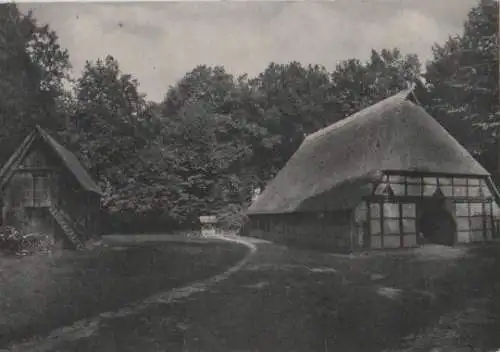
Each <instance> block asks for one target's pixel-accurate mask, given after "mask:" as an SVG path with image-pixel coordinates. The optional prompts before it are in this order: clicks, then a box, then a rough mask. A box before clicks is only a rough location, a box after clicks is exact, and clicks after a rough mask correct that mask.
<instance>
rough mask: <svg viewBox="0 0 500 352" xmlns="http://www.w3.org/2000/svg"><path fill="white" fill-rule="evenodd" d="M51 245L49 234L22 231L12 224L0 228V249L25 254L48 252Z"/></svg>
mask: <svg viewBox="0 0 500 352" xmlns="http://www.w3.org/2000/svg"><path fill="white" fill-rule="evenodd" d="M52 246H53V241H52V238H51V237H50V236H47V235H42V234H39V233H29V234H26V233H23V232H21V231H19V230H17V229H16V228H14V227H12V226H3V227H1V228H0V251H3V252H7V253H10V254H17V255H27V254H34V253H39V252H49V251H50V250H51V248H52Z"/></svg>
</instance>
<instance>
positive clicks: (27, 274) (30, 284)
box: [0, 241, 246, 346]
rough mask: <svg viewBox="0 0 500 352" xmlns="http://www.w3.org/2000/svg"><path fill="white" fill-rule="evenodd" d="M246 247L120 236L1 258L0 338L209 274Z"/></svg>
mask: <svg viewBox="0 0 500 352" xmlns="http://www.w3.org/2000/svg"><path fill="white" fill-rule="evenodd" d="M122 242H123V241H122ZM129 242H130V241H129ZM245 253H246V249H245V248H244V247H242V246H237V245H232V244H227V243H190V244H185V243H180V242H179V243H136V244H135V245H133V246H130V245H129V246H125V245H124V244H123V243H122V245H121V246H111V247H109V248H96V249H95V250H93V251H91V252H84V253H76V252H69V251H65V252H61V253H58V254H56V255H53V256H33V257H24V258H5V257H3V258H0V280H1V283H2V284H1V286H0V296H1V297H2V299H1V300H0V345H2V346H5V345H6V344H7V343H8V342H10V341H12V340H18V339H21V338H24V337H28V336H32V335H36V334H45V333H48V332H50V331H51V330H53V329H54V328H56V327H59V326H62V325H66V324H70V323H71V322H73V321H75V320H78V319H82V318H87V317H90V316H93V315H95V314H99V313H100V312H104V311H108V310H114V309H117V308H120V307H122V306H124V305H126V304H128V303H131V302H134V301H136V300H140V299H143V298H146V297H147V296H149V295H152V294H154V293H156V292H158V291H163V290H167V289H170V288H173V287H178V286H180V285H183V284H186V283H189V282H192V281H195V280H199V279H203V278H206V277H210V276H212V275H215V274H217V273H219V272H221V271H223V270H224V269H225V268H227V267H229V266H231V265H233V264H234V263H236V262H237V261H238V260H240V259H241V258H242V257H243V256H244V254H245Z"/></svg>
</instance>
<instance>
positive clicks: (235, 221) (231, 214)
mask: <svg viewBox="0 0 500 352" xmlns="http://www.w3.org/2000/svg"><path fill="white" fill-rule="evenodd" d="M217 219H218V226H219V227H220V228H221V229H222V230H227V231H237V230H239V229H241V228H242V227H243V225H244V224H245V223H246V221H247V216H246V215H245V207H244V206H242V205H240V204H229V205H228V206H226V207H224V208H223V209H221V210H220V211H219V212H217Z"/></svg>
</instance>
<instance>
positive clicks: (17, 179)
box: [1, 141, 100, 243]
mask: <svg viewBox="0 0 500 352" xmlns="http://www.w3.org/2000/svg"><path fill="white" fill-rule="evenodd" d="M13 171H14V172H13V174H12V177H11V178H10V180H9V182H8V183H7V184H6V186H5V187H4V189H3V190H2V194H1V199H2V202H1V207H2V223H3V224H5V225H10V226H14V227H16V228H19V229H20V230H22V231H25V232H28V233H29V232H39V233H46V234H51V235H52V236H54V240H56V241H57V240H59V241H62V242H63V243H64V240H63V238H64V237H65V236H64V234H63V233H62V230H61V229H60V227H59V225H57V223H56V222H55V221H54V219H53V218H52V216H51V215H50V213H49V212H48V210H47V209H46V208H47V207H49V206H55V207H56V208H58V209H59V210H60V211H63V212H64V213H65V214H66V215H67V216H68V217H70V218H71V219H72V220H73V221H74V222H76V223H78V226H79V227H80V228H81V229H83V230H84V232H85V234H84V235H85V236H88V235H89V234H96V231H97V229H98V226H97V224H96V223H97V222H98V221H99V211H100V197H99V196H98V195H96V194H93V193H90V192H87V191H85V190H83V189H82V188H81V185H80V183H79V182H78V180H77V179H76V178H75V176H74V175H73V174H72V173H71V172H70V171H69V170H67V168H66V167H65V166H64V165H63V164H62V162H61V161H60V159H59V158H58V157H57V156H56V155H55V154H54V152H53V151H52V150H51V149H50V148H49V147H48V146H47V145H46V144H45V143H41V142H40V141H35V142H34V143H33V145H32V146H31V148H30V151H29V152H28V153H27V155H26V157H25V158H24V159H23V160H22V161H21V162H20V163H19V165H18V167H17V169H15V170H13Z"/></svg>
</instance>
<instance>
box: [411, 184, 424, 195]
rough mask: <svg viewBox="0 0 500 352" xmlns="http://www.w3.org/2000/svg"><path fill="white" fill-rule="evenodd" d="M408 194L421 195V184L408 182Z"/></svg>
mask: <svg viewBox="0 0 500 352" xmlns="http://www.w3.org/2000/svg"><path fill="white" fill-rule="evenodd" d="M408 195H409V196H417V197H419V196H421V195H422V185H420V184H408Z"/></svg>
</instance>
